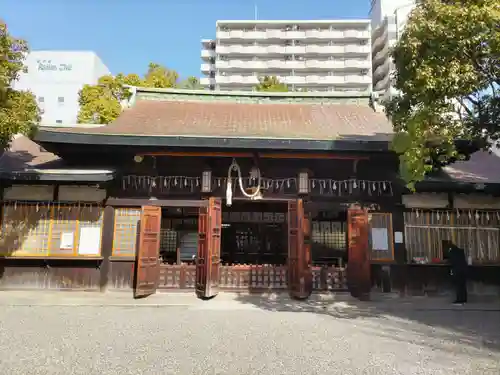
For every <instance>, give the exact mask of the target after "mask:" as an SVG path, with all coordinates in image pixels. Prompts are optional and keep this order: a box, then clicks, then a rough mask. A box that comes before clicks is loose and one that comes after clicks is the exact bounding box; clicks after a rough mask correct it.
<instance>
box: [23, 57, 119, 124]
mask: <svg viewBox="0 0 500 375" xmlns="http://www.w3.org/2000/svg"><path fill="white" fill-rule="evenodd" d="M106 74H110V71H109V69H108V68H107V67H106V65H104V63H103V62H102V61H101V59H100V58H99V57H98V56H97V55H96V54H95V53H94V52H91V51H33V52H30V53H29V54H28V56H27V58H26V60H25V66H24V69H23V72H22V73H21V74H20V75H19V80H18V81H17V82H15V83H14V88H15V89H18V90H29V91H31V92H32V93H33V94H34V95H35V96H36V98H37V101H38V106H39V107H40V109H41V110H42V111H43V115H42V121H41V123H42V124H44V125H49V124H50V125H55V124H74V123H76V122H77V115H78V110H79V105H78V93H79V91H80V90H81V89H82V87H83V85H85V84H91V85H93V84H96V83H97V80H98V79H99V77H101V76H103V75H106Z"/></svg>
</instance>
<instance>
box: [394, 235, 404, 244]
mask: <svg viewBox="0 0 500 375" xmlns="http://www.w3.org/2000/svg"><path fill="white" fill-rule="evenodd" d="M394 242H395V243H403V232H394Z"/></svg>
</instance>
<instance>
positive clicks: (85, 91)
mask: <svg viewBox="0 0 500 375" xmlns="http://www.w3.org/2000/svg"><path fill="white" fill-rule="evenodd" d="M178 78H179V75H178V74H177V72H175V71H173V70H169V69H167V68H165V67H163V66H161V65H159V64H155V63H150V64H149V66H148V71H147V72H146V74H145V75H144V78H141V77H139V76H138V75H137V74H128V75H124V74H122V73H120V74H117V75H116V76H114V77H113V76H111V75H107V76H103V77H101V78H99V81H98V83H97V85H85V86H84V87H83V88H82V90H80V94H79V100H78V101H79V104H80V111H79V113H78V122H79V123H88V124H109V123H110V122H112V121H114V120H115V119H116V118H117V117H118V116H119V115H120V113H121V111H122V102H123V101H124V100H126V99H129V98H130V95H131V92H130V90H128V89H127V88H126V87H124V85H130V86H142V87H154V88H169V87H176V85H177V80H178Z"/></svg>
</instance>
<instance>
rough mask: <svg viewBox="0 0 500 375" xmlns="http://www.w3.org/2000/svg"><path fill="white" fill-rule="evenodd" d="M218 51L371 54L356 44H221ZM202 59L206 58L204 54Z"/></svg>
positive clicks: (251, 53) (224, 53)
mask: <svg viewBox="0 0 500 375" xmlns="http://www.w3.org/2000/svg"><path fill="white" fill-rule="evenodd" d="M216 49H217V54H218V55H290V54H304V55H349V54H352V55H367V54H370V53H371V48H370V46H369V45H355V44H352V45H351V44H347V45H340V44H324V45H321V44H317V45H315V44H308V45H304V46H283V45H277V44H272V45H244V44H219V45H217V47H216ZM207 52H214V51H207ZM213 56H214V54H210V53H207V54H206V57H213ZM202 57H205V56H204V55H203V52H202Z"/></svg>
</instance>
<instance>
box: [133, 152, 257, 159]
mask: <svg viewBox="0 0 500 375" xmlns="http://www.w3.org/2000/svg"><path fill="white" fill-rule="evenodd" d="M138 155H141V156H176V157H201V156H203V157H214V158H215V157H228V158H231V157H233V158H248V157H252V156H253V154H252V153H251V152H219V151H217V152H177V151H174V152H148V153H143V154H138Z"/></svg>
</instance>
